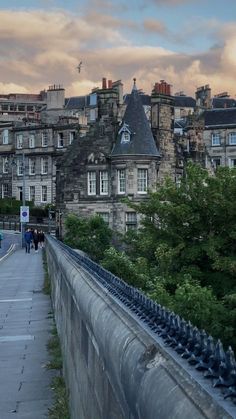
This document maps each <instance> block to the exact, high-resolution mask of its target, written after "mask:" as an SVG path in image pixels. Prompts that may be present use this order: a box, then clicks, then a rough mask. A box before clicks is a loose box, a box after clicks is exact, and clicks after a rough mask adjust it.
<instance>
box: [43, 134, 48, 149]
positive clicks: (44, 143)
mask: <svg viewBox="0 0 236 419" xmlns="http://www.w3.org/2000/svg"><path fill="white" fill-rule="evenodd" d="M41 144H42V147H48V133H47V131H43V132H42V137H41Z"/></svg>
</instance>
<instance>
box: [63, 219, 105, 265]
mask: <svg viewBox="0 0 236 419" xmlns="http://www.w3.org/2000/svg"><path fill="white" fill-rule="evenodd" d="M65 228H66V233H65V238H64V241H65V243H67V244H68V245H69V246H71V247H74V248H77V249H80V250H82V251H84V252H85V253H87V254H88V255H89V256H90V257H91V258H92V259H94V260H95V261H99V260H101V259H102V257H103V255H104V252H105V250H106V249H107V248H108V247H109V246H110V242H111V237H112V232H111V230H110V229H109V227H108V226H107V224H106V223H105V221H104V220H103V218H102V217H100V216H98V215H95V216H92V217H90V218H87V219H86V218H80V217H77V216H76V215H74V214H71V215H69V216H68V217H67V219H66V221H65Z"/></svg>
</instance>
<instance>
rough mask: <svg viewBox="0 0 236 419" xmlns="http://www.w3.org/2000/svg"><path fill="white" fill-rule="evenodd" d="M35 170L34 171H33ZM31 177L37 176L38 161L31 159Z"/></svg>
mask: <svg viewBox="0 0 236 419" xmlns="http://www.w3.org/2000/svg"><path fill="white" fill-rule="evenodd" d="M32 169H33V170H32ZM29 175H30V176H33V175H36V159H35V158H34V157H33V158H30V157H29Z"/></svg>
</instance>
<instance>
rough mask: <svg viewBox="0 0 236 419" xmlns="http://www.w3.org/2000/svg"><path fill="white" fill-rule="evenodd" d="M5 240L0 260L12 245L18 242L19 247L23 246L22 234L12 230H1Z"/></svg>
mask: <svg viewBox="0 0 236 419" xmlns="http://www.w3.org/2000/svg"><path fill="white" fill-rule="evenodd" d="M1 233H2V234H3V240H2V242H1V245H2V246H1V248H0V260H1V258H2V257H3V256H4V255H5V254H6V253H7V252H8V251H9V249H10V247H11V245H13V244H16V245H17V246H18V248H19V246H21V234H20V233H19V232H15V231H11V230H1Z"/></svg>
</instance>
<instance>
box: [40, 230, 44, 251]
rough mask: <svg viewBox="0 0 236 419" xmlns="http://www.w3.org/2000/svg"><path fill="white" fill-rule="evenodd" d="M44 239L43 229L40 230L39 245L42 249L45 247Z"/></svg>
mask: <svg viewBox="0 0 236 419" xmlns="http://www.w3.org/2000/svg"><path fill="white" fill-rule="evenodd" d="M44 239H45V236H44V232H43V230H40V232H39V247H40V248H41V249H42V248H43V247H44Z"/></svg>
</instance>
